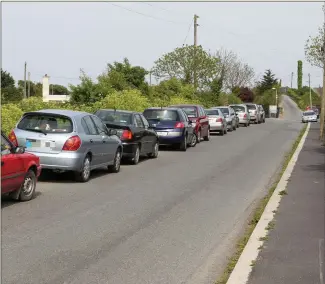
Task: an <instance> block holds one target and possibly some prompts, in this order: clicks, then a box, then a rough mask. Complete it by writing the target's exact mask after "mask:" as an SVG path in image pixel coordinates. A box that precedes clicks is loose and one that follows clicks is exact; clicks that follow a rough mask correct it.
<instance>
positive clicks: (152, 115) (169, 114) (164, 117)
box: [143, 109, 179, 121]
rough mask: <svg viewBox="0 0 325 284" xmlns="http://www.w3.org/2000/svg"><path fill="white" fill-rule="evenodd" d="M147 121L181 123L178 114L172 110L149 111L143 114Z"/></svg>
mask: <svg viewBox="0 0 325 284" xmlns="http://www.w3.org/2000/svg"><path fill="white" fill-rule="evenodd" d="M143 115H144V116H145V118H146V119H147V120H159V121H168V120H171V121H179V116H178V112H177V111H176V110H170V109H147V110H145V111H144V112H143Z"/></svg>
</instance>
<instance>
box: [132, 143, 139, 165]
mask: <svg viewBox="0 0 325 284" xmlns="http://www.w3.org/2000/svg"><path fill="white" fill-rule="evenodd" d="M139 160H140V147H139V146H136V147H135V151H134V156H133V158H132V160H131V163H132V165H137V164H138V163H139Z"/></svg>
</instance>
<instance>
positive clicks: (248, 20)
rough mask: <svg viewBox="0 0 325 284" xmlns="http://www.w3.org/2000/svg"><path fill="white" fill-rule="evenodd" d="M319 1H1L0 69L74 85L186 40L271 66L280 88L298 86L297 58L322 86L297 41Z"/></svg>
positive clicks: (318, 20) (144, 62) (146, 60)
mask: <svg viewBox="0 0 325 284" xmlns="http://www.w3.org/2000/svg"><path fill="white" fill-rule="evenodd" d="M321 6H322V2H304V3H301V2H300V3H298V2H296V3H293V2H290V3H279V2H268V3H267V2H264V3H263V2H259V3H256V2H255V3H254V2H243V3H238V2H232V3H231V2H229V3H225V2H214V3H211V2H210V3H209V2H206V3H204V2H202V3H200V2H194V3H193V2H191V3H190V2H187V3H184V2H183V3H180V2H179V3H177V2H175V3H172V2H148V3H145V2H137V3H136V2H133V3H121V2H104V3H103V2H102V3H90V2H88V3H85V2H70V3H68V2H67V3H62V2H61V3H59V2H57V3H46V2H38V3H37V2H33V3H32V2H31V3H24V2H20V3H14V2H13V3H10V2H6V3H2V68H3V69H4V70H6V71H8V72H10V73H11V74H12V75H13V77H14V78H15V80H21V79H23V77H24V62H25V61H26V62H27V69H28V72H30V73H31V80H32V81H35V82H40V81H41V80H42V76H43V75H44V74H48V75H49V76H50V83H51V84H62V85H65V86H68V85H69V84H73V85H75V84H78V83H79V82H80V81H79V79H78V78H79V75H80V69H83V70H84V71H85V72H86V73H87V74H88V75H89V76H91V77H92V78H94V79H95V78H96V77H97V76H98V75H99V74H101V73H102V72H103V71H104V70H105V69H106V65H107V63H112V62H114V61H121V60H123V58H125V57H127V58H128V59H129V60H130V62H131V64H132V65H140V66H143V67H144V68H146V69H148V70H149V69H150V68H152V67H153V65H154V62H155V61H156V60H157V59H158V58H160V57H161V56H162V55H163V54H165V53H168V52H171V51H173V50H174V49H175V48H176V47H181V46H182V45H183V43H185V44H193V16H194V14H197V15H198V16H199V19H198V24H199V27H198V44H199V45H202V46H203V48H205V49H206V50H210V51H211V52H214V51H216V50H218V49H220V48H225V49H228V50H232V51H234V52H236V53H237V54H238V56H239V57H240V58H241V60H242V61H243V62H245V63H247V64H249V65H250V66H252V67H253V68H254V70H255V73H256V76H257V77H260V76H262V75H263V73H264V72H265V70H266V69H271V70H272V71H273V73H275V75H276V77H277V78H279V79H281V80H282V86H290V81H291V72H294V77H293V87H296V86H297V76H296V74H297V61H298V60H302V61H303V81H304V84H305V85H308V83H307V81H308V73H310V74H311V85H312V86H313V87H318V86H319V85H322V70H321V69H319V68H316V67H312V66H310V65H309V64H308V62H307V61H306V60H305V55H304V46H305V42H306V40H307V39H308V37H309V36H310V35H312V36H315V35H317V32H318V27H320V26H321V25H322V23H323V21H324V14H323V12H322V9H321Z"/></svg>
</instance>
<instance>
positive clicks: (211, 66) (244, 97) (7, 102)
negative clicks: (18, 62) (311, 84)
mask: <svg viewBox="0 0 325 284" xmlns="http://www.w3.org/2000/svg"><path fill="white" fill-rule="evenodd" d="M194 67H195V68H194ZM194 69H195V71H196V72H194ZM194 74H196V75H194ZM152 81H154V82H155V83H154V84H151V82H152ZM52 87H53V93H54V94H62V95H69V96H70V101H69V102H68V103H56V102H48V103H44V102H43V101H42V84H41V83H37V82H31V84H30V97H29V98H27V99H23V93H24V82H23V81H21V80H19V81H18V82H17V84H16V82H15V79H14V78H13V77H12V76H11V74H10V73H8V72H7V71H4V70H1V89H2V92H1V99H2V106H1V119H2V130H3V131H4V132H5V133H8V132H9V131H10V130H11V129H12V128H13V127H14V125H15V123H16V122H17V120H18V119H19V118H20V116H21V115H22V113H24V112H27V111H35V110H40V109H47V108H60V109H71V110H79V111H86V112H94V111H95V110H97V109H99V108H116V109H125V110H136V111H143V110H144V109H145V108H147V107H149V106H168V105H170V104H180V103H195V104H201V105H203V106H204V107H206V108H209V107H212V106H218V105H227V104H233V103H241V102H257V103H259V104H262V105H263V106H264V109H265V110H266V111H267V110H268V106H269V104H274V101H275V95H274V90H272V88H274V87H276V88H279V87H280V83H279V80H278V79H276V78H275V75H274V74H273V73H272V71H271V70H267V71H266V72H265V74H264V76H263V77H262V78H261V79H260V81H257V80H256V78H255V73H254V70H253V68H252V67H250V66H249V65H248V64H246V63H243V62H242V61H241V59H240V58H238V56H237V55H236V54H235V53H234V52H232V51H228V50H225V49H220V50H217V51H216V52H215V53H211V52H208V51H206V50H204V49H203V48H202V47H201V46H198V47H196V48H195V47H194V46H184V47H180V48H176V49H175V50H173V51H171V52H169V53H166V54H163V55H162V56H161V57H160V58H159V59H158V60H157V61H156V62H155V63H154V66H153V67H152V68H151V69H150V70H146V69H145V68H143V67H141V66H133V65H132V64H131V63H130V62H129V60H128V59H127V58H125V59H124V60H123V61H122V62H113V63H108V64H107V66H106V69H105V71H104V72H103V73H102V74H100V75H99V76H98V77H97V78H96V80H94V79H93V78H91V77H89V76H88V75H87V74H86V72H85V71H83V70H81V72H80V83H79V84H78V85H69V86H68V88H67V87H65V86H60V85H53V86H52V85H51V86H50V89H51V90H52Z"/></svg>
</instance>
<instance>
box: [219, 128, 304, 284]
mask: <svg viewBox="0 0 325 284" xmlns="http://www.w3.org/2000/svg"><path fill="white" fill-rule="evenodd" d="M306 129H307V125H305V126H304V127H303V129H302V130H301V131H300V133H299V135H298V137H297V139H296V140H295V142H294V143H293V145H292V148H291V150H290V151H289V152H288V153H287V154H286V155H285V157H284V160H283V163H282V169H281V172H280V173H279V175H278V178H277V179H276V181H275V182H274V184H273V185H272V186H271V188H270V189H269V190H268V193H267V194H266V196H265V197H264V198H262V200H260V202H259V203H258V205H257V207H256V208H255V210H254V212H253V216H252V218H251V219H250V221H249V223H248V226H247V228H246V230H245V232H244V234H243V236H242V237H241V238H240V239H239V240H238V241H237V243H236V247H235V252H234V253H233V255H232V256H231V257H230V259H229V261H228V264H227V265H226V268H225V269H224V271H223V273H222V275H221V277H220V278H219V279H218V280H217V281H216V284H226V283H227V281H228V279H229V276H230V274H231V273H232V271H233V270H234V268H235V266H236V263H237V261H238V259H239V257H240V255H241V254H242V252H243V250H244V248H245V246H246V244H247V242H248V240H249V238H250V236H251V234H252V233H253V231H254V229H255V227H256V225H257V223H258V221H259V220H260V218H261V216H262V214H263V212H264V209H265V206H266V205H267V203H268V202H269V200H270V198H271V196H272V194H273V192H274V190H275V188H276V187H277V185H278V183H279V181H280V179H281V177H282V175H283V173H284V171H285V170H286V168H287V166H288V164H289V162H290V160H291V158H292V156H293V154H294V152H295V151H296V149H297V147H298V144H299V142H300V140H301V138H302V136H303V135H304V133H305V131H306ZM270 223H271V222H270ZM269 226H270V224H269ZM269 226H268V227H269ZM273 226H274V225H273ZM267 239H268V237H267V236H266V237H263V238H260V241H266V240H267Z"/></svg>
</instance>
